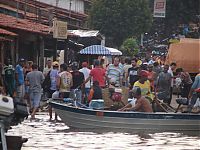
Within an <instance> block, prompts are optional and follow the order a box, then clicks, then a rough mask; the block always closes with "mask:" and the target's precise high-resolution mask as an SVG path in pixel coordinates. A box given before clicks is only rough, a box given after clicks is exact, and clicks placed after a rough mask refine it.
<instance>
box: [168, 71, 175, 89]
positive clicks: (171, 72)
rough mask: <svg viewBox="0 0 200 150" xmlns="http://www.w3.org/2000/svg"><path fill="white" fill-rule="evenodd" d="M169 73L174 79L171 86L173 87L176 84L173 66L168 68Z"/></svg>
mask: <svg viewBox="0 0 200 150" xmlns="http://www.w3.org/2000/svg"><path fill="white" fill-rule="evenodd" d="M168 73H170V74H171V76H172V80H171V87H173V86H174V79H173V77H174V73H173V71H172V68H171V67H169V69H168Z"/></svg>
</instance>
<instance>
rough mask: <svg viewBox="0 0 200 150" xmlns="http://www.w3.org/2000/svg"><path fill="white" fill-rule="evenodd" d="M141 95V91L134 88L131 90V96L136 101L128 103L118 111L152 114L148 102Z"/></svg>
mask: <svg viewBox="0 0 200 150" xmlns="http://www.w3.org/2000/svg"><path fill="white" fill-rule="evenodd" d="M141 94H142V92H141V89H140V88H139V87H136V86H134V87H133V89H132V90H131V95H132V97H133V98H135V99H136V101H135V102H130V103H128V104H127V105H126V106H124V107H123V108H121V109H119V110H118V111H138V112H153V110H152V107H151V104H150V102H149V101H148V100H147V99H146V98H145V97H144V96H142V95H141Z"/></svg>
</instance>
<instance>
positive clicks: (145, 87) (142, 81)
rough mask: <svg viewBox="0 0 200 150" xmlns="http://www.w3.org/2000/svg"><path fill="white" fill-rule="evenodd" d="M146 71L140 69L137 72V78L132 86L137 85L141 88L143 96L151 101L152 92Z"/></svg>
mask: <svg viewBox="0 0 200 150" xmlns="http://www.w3.org/2000/svg"><path fill="white" fill-rule="evenodd" d="M148 75H149V74H148V71H146V70H141V71H140V72H139V80H138V81H136V82H135V83H134V85H133V87H139V88H140V89H141V94H142V96H144V97H145V98H147V99H148V100H149V101H150V102H152V101H153V98H154V96H153V94H152V93H151V86H150V82H149V80H148Z"/></svg>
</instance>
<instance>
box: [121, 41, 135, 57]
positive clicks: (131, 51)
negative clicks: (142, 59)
mask: <svg viewBox="0 0 200 150" xmlns="http://www.w3.org/2000/svg"><path fill="white" fill-rule="evenodd" d="M120 50H121V51H122V53H123V55H125V56H131V57H132V56H133V55H135V54H137V53H138V51H139V45H138V42H137V40H136V39H135V38H128V39H126V40H125V41H124V42H123V44H122V46H121V48H120Z"/></svg>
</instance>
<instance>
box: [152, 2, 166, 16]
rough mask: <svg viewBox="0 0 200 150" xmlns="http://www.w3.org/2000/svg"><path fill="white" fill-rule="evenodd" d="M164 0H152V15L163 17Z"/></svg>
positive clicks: (164, 9) (164, 10)
mask: <svg viewBox="0 0 200 150" xmlns="http://www.w3.org/2000/svg"><path fill="white" fill-rule="evenodd" d="M165 12H166V0H154V12H153V16H154V17H161V18H165Z"/></svg>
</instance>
